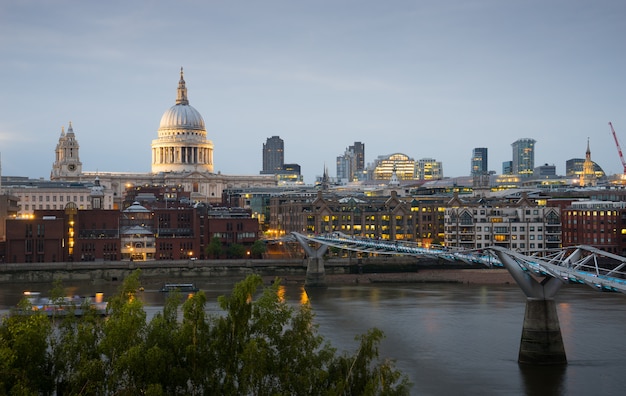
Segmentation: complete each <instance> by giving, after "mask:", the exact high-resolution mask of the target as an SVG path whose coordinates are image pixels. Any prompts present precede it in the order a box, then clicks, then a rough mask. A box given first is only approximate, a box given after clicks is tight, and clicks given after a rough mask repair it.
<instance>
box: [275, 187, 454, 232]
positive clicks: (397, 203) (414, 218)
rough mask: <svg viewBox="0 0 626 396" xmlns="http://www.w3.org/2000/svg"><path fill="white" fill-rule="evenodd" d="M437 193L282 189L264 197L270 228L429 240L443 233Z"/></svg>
mask: <svg viewBox="0 0 626 396" xmlns="http://www.w3.org/2000/svg"><path fill="white" fill-rule="evenodd" d="M443 202H444V199H443V198H441V197H435V196H430V197H425V198H423V199H420V198H416V197H415V198H412V197H403V198H401V197H399V196H398V195H397V194H396V192H395V191H391V194H390V195H388V196H384V197H383V196H374V197H371V196H365V195H363V194H349V193H346V194H344V195H339V194H335V193H331V192H326V193H323V192H322V191H318V192H317V193H311V192H303V193H284V194H279V195H275V196H272V197H271V198H270V230H273V233H274V234H275V235H277V236H281V235H286V234H289V233H291V232H294V231H295V232H300V233H304V234H323V233H329V232H335V231H339V232H342V233H344V234H347V235H351V236H355V237H365V238H372V239H384V240H391V241H395V240H404V241H412V242H420V243H423V244H430V243H432V242H433V241H439V238H440V237H441V238H442V237H443V233H442V231H443V215H442V214H443V211H441V210H440V208H442V207H443Z"/></svg>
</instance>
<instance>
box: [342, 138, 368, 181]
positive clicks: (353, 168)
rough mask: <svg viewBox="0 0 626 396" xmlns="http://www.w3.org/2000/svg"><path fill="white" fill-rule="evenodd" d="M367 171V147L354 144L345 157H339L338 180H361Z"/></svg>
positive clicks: (357, 143) (359, 143)
mask: <svg viewBox="0 0 626 396" xmlns="http://www.w3.org/2000/svg"><path fill="white" fill-rule="evenodd" d="M364 170H365V145H364V144H363V143H361V142H354V145H352V146H348V148H347V149H346V151H345V152H344V153H343V155H341V156H338V157H337V179H338V180H340V181H346V182H351V181H355V180H360V179H361V177H362V176H363V171H364Z"/></svg>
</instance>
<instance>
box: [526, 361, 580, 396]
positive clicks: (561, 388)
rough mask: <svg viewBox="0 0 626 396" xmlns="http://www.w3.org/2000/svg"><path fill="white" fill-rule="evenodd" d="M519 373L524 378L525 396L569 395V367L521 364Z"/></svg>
mask: <svg viewBox="0 0 626 396" xmlns="http://www.w3.org/2000/svg"><path fill="white" fill-rule="evenodd" d="M519 371H520V374H521V376H522V382H523V384H524V394H525V395H529V396H530V395H533V396H534V395H538V396H541V395H546V396H552V395H566V394H568V392H567V388H566V386H565V374H566V373H567V365H556V366H530V365H526V364H520V365H519ZM569 394H574V393H569Z"/></svg>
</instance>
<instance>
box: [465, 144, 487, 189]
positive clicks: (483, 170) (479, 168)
mask: <svg viewBox="0 0 626 396" xmlns="http://www.w3.org/2000/svg"><path fill="white" fill-rule="evenodd" d="M470 175H471V176H472V185H473V186H474V187H487V186H488V185H489V165H488V164H487V148H486V147H476V148H475V149H474V152H473V153H472V168H471V171H470Z"/></svg>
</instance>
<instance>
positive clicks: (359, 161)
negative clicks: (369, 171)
mask: <svg viewBox="0 0 626 396" xmlns="http://www.w3.org/2000/svg"><path fill="white" fill-rule="evenodd" d="M348 150H351V151H352V152H354V155H355V157H356V168H355V173H362V172H363V170H365V145H364V144H363V143H361V142H354V145H352V146H350V147H348Z"/></svg>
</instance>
